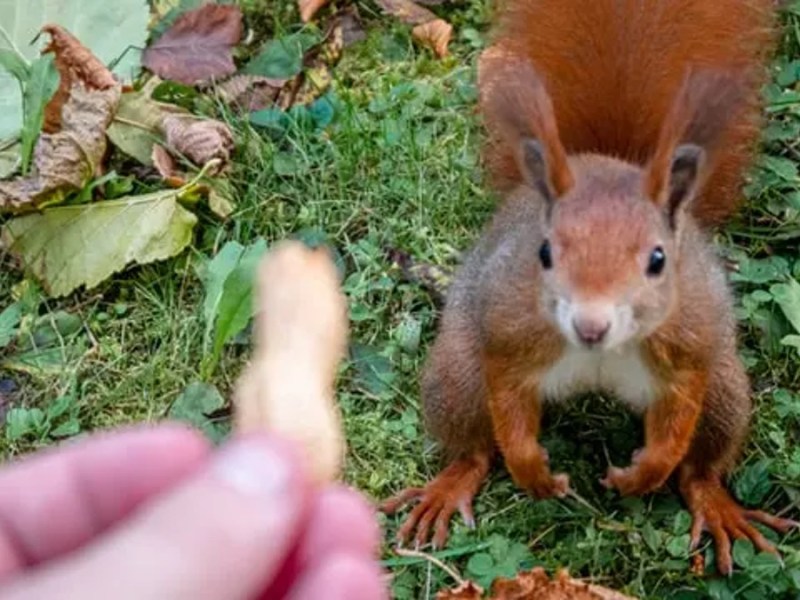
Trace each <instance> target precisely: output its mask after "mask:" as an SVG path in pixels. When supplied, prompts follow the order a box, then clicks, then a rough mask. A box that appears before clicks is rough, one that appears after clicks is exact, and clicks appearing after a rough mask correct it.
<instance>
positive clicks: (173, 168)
mask: <svg viewBox="0 0 800 600" xmlns="http://www.w3.org/2000/svg"><path fill="white" fill-rule="evenodd" d="M152 159H153V167H155V169H156V171H158V174H159V175H161V177H162V178H163V179H170V178H172V177H175V176H176V174H177V173H178V165H176V164H175V159H174V158H172V155H171V154H170V153H169V151H168V150H167V149H166V148H164V146H162V145H161V144H153V155H152Z"/></svg>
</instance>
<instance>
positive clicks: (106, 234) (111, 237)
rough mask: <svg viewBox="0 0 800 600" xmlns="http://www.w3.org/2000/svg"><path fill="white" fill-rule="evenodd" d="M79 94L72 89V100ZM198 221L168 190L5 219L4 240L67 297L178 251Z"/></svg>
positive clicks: (27, 265)
mask: <svg viewBox="0 0 800 600" xmlns="http://www.w3.org/2000/svg"><path fill="white" fill-rule="evenodd" d="M95 93H105V92H95ZM75 97H76V93H75V90H73V93H72V96H71V98H70V102H72V100H74V99H75ZM67 106H69V103H68V104H66V105H65V117H66V107H67ZM65 121H66V118H65ZM196 223H197V217H195V216H194V214H192V213H191V212H189V211H188V210H186V209H185V208H183V207H182V206H181V205H180V204H179V203H178V192H177V191H174V190H166V191H159V192H155V193H152V194H146V195H144V196H131V197H126V198H120V199H117V200H106V201H103V202H95V203H92V204H79V205H75V206H59V207H55V208H50V209H46V210H44V211H42V212H41V213H37V214H31V215H26V216H24V217H19V218H16V219H13V220H11V221H9V222H8V223H6V225H5V226H4V227H3V230H2V233H1V234H0V241H2V243H3V244H4V245H5V247H6V248H8V249H9V251H10V252H11V254H12V255H14V256H15V257H16V258H17V259H18V260H19V261H21V262H22V264H23V265H24V266H25V268H27V269H29V270H30V271H31V272H32V273H33V274H34V275H35V276H36V277H37V278H38V279H39V280H40V281H41V283H42V285H43V287H44V288H45V290H46V291H47V292H48V293H49V294H50V295H51V296H63V295H65V294H68V293H70V292H71V291H73V290H74V289H76V288H78V287H79V286H81V285H86V287H87V289H89V288H92V287H94V286H96V285H97V284H98V283H100V282H101V281H103V280H104V279H106V278H107V277H109V276H110V275H112V274H113V273H115V272H117V271H121V270H122V269H124V268H125V267H126V266H127V265H128V264H130V263H132V262H135V263H138V264H145V263H149V262H154V261H157V260H163V259H165V258H168V257H170V256H174V255H176V254H178V253H179V252H181V251H182V250H183V249H184V248H185V247H186V246H187V245H188V244H189V242H190V241H191V239H192V230H193V229H194V226H195V224H196Z"/></svg>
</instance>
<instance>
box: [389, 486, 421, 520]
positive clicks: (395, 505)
mask: <svg viewBox="0 0 800 600" xmlns="http://www.w3.org/2000/svg"><path fill="white" fill-rule="evenodd" d="M424 493H425V490H424V489H423V488H408V489H405V490H403V491H402V492H400V493H399V494H397V495H396V496H392V497H391V498H389V499H388V500H385V501H384V502H383V503H382V504H381V505H380V511H381V512H382V513H386V514H387V515H392V514H394V513H396V512H397V511H398V510H400V509H401V508H403V506H405V505H406V504H408V503H409V502H411V501H412V500H416V499H417V498H419V497H420V496H422V494H424Z"/></svg>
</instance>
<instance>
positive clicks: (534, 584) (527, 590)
mask: <svg viewBox="0 0 800 600" xmlns="http://www.w3.org/2000/svg"><path fill="white" fill-rule="evenodd" d="M478 590H479V588H478ZM478 590H476V589H474V588H471V587H470V582H466V583H463V584H461V585H460V586H458V587H456V588H454V589H452V590H442V591H440V592H439V593H438V594H437V595H436V600H479V599H480V598H482V597H483V596H482V595H481V593H480V592H479V591H478ZM470 594H471V595H470ZM488 600H635V598H633V597H631V596H626V595H625V594H622V593H620V592H618V591H616V590H611V589H608V588H605V587H602V586H599V585H594V584H591V583H587V582H585V581H581V580H578V579H572V578H571V577H570V576H569V573H568V572H567V570H566V569H561V570H559V571H558V573H556V576H555V577H553V579H550V578H549V577H548V576H547V573H545V570H544V569H543V568H542V567H536V568H534V569H531V570H530V571H523V572H521V573H518V574H517V576H516V577H513V578H509V579H506V578H502V577H499V578H497V579H495V581H494V582H493V583H492V587H491V590H490V593H489V598H488Z"/></svg>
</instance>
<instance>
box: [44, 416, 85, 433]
mask: <svg viewBox="0 0 800 600" xmlns="http://www.w3.org/2000/svg"><path fill="white" fill-rule="evenodd" d="M80 432H81V423H80V421H78V419H77V418H76V417H71V418H70V419H68V420H67V421H64V422H63V423H61V425H59V426H58V427H55V428H53V429H51V430H50V437H54V438H66V437H72V436H73V435H78V434H79V433H80Z"/></svg>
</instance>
